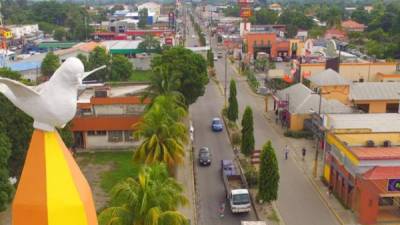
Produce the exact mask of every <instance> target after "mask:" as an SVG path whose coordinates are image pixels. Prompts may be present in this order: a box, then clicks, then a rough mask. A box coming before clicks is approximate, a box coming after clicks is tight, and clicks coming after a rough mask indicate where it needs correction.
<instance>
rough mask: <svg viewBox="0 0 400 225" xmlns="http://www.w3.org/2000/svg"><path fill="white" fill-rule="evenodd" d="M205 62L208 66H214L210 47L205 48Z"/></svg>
mask: <svg viewBox="0 0 400 225" xmlns="http://www.w3.org/2000/svg"><path fill="white" fill-rule="evenodd" d="M207 64H208V66H209V67H211V68H213V67H214V53H213V51H212V50H211V49H209V50H207Z"/></svg>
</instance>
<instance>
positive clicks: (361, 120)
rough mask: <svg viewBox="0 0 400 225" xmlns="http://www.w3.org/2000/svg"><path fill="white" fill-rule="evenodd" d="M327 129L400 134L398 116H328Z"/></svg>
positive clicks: (380, 114)
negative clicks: (367, 130)
mask: <svg viewBox="0 0 400 225" xmlns="http://www.w3.org/2000/svg"><path fill="white" fill-rule="evenodd" d="M327 118H328V124H327V128H328V129H370V130H371V131H372V132H400V114H398V113H363V114H332V115H328V117H327Z"/></svg>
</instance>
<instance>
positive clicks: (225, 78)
mask: <svg viewBox="0 0 400 225" xmlns="http://www.w3.org/2000/svg"><path fill="white" fill-rule="evenodd" d="M227 58H228V50H227V49H225V74H224V99H225V100H224V105H225V107H226V104H227V103H226V86H227V77H228V74H227V73H228V71H227V68H228V60H227Z"/></svg>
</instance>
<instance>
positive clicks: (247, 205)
mask: <svg viewBox="0 0 400 225" xmlns="http://www.w3.org/2000/svg"><path fill="white" fill-rule="evenodd" d="M221 171H222V180H223V181H224V186H225V192H226V198H227V199H228V201H229V206H230V208H231V211H232V213H245V212H250V210H251V202H250V194H249V190H248V189H247V182H246V178H245V177H244V175H243V174H242V173H241V172H240V170H239V167H237V166H236V164H235V163H234V161H233V160H221Z"/></svg>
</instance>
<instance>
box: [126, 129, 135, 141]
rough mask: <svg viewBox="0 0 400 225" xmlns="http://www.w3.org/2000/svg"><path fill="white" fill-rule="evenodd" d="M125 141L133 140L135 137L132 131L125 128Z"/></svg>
mask: <svg viewBox="0 0 400 225" xmlns="http://www.w3.org/2000/svg"><path fill="white" fill-rule="evenodd" d="M124 136H125V142H134V141H135V138H133V131H131V130H126V131H124Z"/></svg>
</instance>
